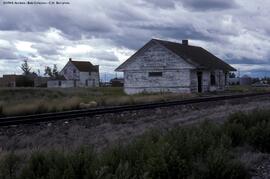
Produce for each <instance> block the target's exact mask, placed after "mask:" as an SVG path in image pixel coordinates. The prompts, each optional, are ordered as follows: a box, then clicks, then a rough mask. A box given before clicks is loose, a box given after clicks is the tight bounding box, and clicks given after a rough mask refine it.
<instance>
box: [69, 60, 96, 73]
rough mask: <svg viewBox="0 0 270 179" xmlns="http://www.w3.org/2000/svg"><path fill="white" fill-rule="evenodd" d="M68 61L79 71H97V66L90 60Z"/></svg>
mask: <svg viewBox="0 0 270 179" xmlns="http://www.w3.org/2000/svg"><path fill="white" fill-rule="evenodd" d="M70 62H71V63H72V64H73V65H74V66H75V67H76V68H77V69H78V70H79V71H81V72H98V66H96V65H93V64H92V63H90V62H87V61H73V60H70Z"/></svg>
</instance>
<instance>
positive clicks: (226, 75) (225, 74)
mask: <svg viewBox="0 0 270 179" xmlns="http://www.w3.org/2000/svg"><path fill="white" fill-rule="evenodd" d="M227 75H228V73H227V72H226V73H225V83H224V84H225V86H226V85H227V83H228V82H227V81H228V79H227Z"/></svg>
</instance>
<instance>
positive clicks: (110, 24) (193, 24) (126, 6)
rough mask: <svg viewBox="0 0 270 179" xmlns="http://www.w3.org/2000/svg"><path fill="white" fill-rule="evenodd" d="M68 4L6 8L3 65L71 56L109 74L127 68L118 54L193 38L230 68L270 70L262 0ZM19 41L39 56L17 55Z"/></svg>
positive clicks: (0, 20)
mask: <svg viewBox="0 0 270 179" xmlns="http://www.w3.org/2000/svg"><path fill="white" fill-rule="evenodd" d="M70 1H71V3H72V5H69V6H61V7H59V6H51V7H46V6H3V5H1V6H0V39H3V40H5V41H8V42H10V43H11V47H10V48H2V47H1V40H0V60H1V61H3V59H5V64H6V65H9V64H11V63H9V64H8V62H7V61H8V60H7V59H10V60H11V59H16V58H17V59H18V58H20V57H21V56H28V57H30V58H33V62H35V63H40V64H47V63H54V62H55V63H57V64H64V63H65V62H66V60H67V58H68V57H69V56H74V57H77V58H80V59H89V58H95V59H96V62H99V60H100V63H101V64H104V68H105V67H106V63H107V64H108V66H110V65H111V63H113V62H117V61H118V60H119V63H120V62H122V61H123V59H119V54H117V53H116V51H117V50H118V51H121V50H123V49H124V50H133V51H135V50H137V49H139V48H140V47H141V46H143V45H144V43H146V42H147V41H149V40H150V39H151V38H161V39H166V40H174V41H180V40H181V39H190V40H191V42H192V43H193V44H194V45H199V46H203V47H204V48H206V49H208V50H210V51H211V52H213V53H214V54H216V55H219V56H220V57H221V58H223V59H225V60H226V61H228V62H230V63H232V64H237V65H241V64H250V65H256V64H258V65H259V64H260V65H262V64H270V62H269V58H270V55H269V53H268V51H269V50H268V49H270V40H269V38H268V36H269V33H270V30H269V27H270V22H269V20H268V18H267V17H269V15H270V13H269V11H268V9H269V8H270V3H269V2H266V1H264V0H258V2H257V1H256V2H248V3H247V2H246V0H227V1H221V0H200V1H197V0H181V1H180V0H168V1H164V0H139V1H133V2H132V1H124V0H115V1H110V0H102V1H96V0H80V1H75V0H70ZM261 4H263V6H262V5H261ZM18 41H27V42H31V43H32V45H31V47H32V48H33V49H36V51H37V52H24V51H21V50H18V49H16V47H15V44H16V43H17V42H18ZM80 44H83V45H86V46H89V47H91V48H90V49H94V50H89V51H88V50H87V49H86V50H85V51H84V50H82V49H80V47H77V46H78V45H80ZM69 47H70V48H73V50H74V49H75V51H76V50H77V52H74V51H72V50H71V51H68V49H69ZM111 49H113V50H111ZM113 51H114V52H113ZM90 52H91V53H90ZM18 54H19V55H18ZM117 55H118V56H117ZM120 56H121V54H120ZM122 56H123V57H122V58H127V56H126V54H124V55H123V54H122ZM13 61H14V60H13ZM103 62H104V63H103ZM115 64H116V63H115ZM11 66H12V64H11ZM7 69H12V68H7ZM112 69H113V68H112ZM245 69H248V67H246V66H245Z"/></svg>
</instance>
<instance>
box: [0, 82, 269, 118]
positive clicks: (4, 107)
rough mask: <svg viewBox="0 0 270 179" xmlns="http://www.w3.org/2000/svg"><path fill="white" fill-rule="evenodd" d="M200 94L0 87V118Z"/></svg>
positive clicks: (235, 88)
mask: <svg viewBox="0 0 270 179" xmlns="http://www.w3.org/2000/svg"><path fill="white" fill-rule="evenodd" d="M259 91H269V88H254V87H250V86H239V85H238V86H231V87H229V88H228V89H227V91H225V92H219V93H217V92H215V93H213V94H223V93H239V92H240V93H241V92H259ZM201 95H202V94H173V93H148V94H146V93H142V94H136V95H126V94H125V93H124V92H123V88H119V87H100V88H67V89H63V88H55V89H48V88H0V115H5V116H12V115H25V114H37V113H44V112H55V111H64V110H71V109H79V108H91V107H92V108H93V107H99V106H118V105H131V104H141V103H150V102H157V101H168V100H180V99H184V98H190V97H196V96H201Z"/></svg>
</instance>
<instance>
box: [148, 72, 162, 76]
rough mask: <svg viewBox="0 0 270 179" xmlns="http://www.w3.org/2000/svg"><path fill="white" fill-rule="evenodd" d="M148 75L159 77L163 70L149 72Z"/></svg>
mask: <svg viewBox="0 0 270 179" xmlns="http://www.w3.org/2000/svg"><path fill="white" fill-rule="evenodd" d="M148 76H149V77H159V76H162V72H149V73H148Z"/></svg>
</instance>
